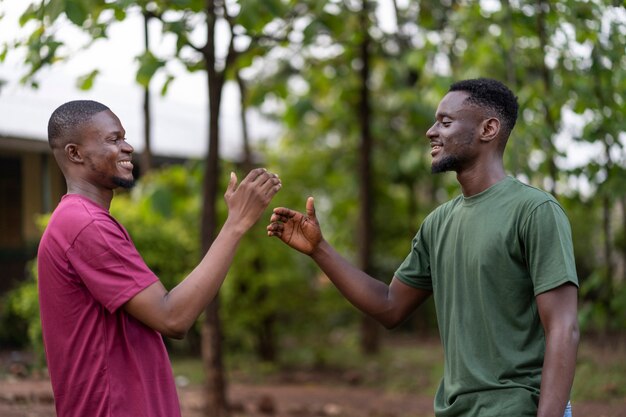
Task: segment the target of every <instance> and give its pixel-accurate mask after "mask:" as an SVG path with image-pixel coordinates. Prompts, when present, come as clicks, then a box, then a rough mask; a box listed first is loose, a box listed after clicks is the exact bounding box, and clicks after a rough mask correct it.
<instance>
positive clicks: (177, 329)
mask: <svg viewBox="0 0 626 417" xmlns="http://www.w3.org/2000/svg"><path fill="white" fill-rule="evenodd" d="M192 324H193V323H191V324H187V323H184V322H182V321H180V320H171V321H168V322H167V323H164V326H163V328H162V329H161V330H160V331H159V333H161V335H163V336H165V337H168V338H170V339H176V340H182V339H184V338H185V336H187V332H189V329H190V328H191V325H192Z"/></svg>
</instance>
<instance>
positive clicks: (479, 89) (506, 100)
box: [449, 78, 519, 136]
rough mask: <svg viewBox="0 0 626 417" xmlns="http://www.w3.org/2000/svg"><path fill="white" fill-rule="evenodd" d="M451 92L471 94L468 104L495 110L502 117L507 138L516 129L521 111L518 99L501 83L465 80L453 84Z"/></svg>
mask: <svg viewBox="0 0 626 417" xmlns="http://www.w3.org/2000/svg"><path fill="white" fill-rule="evenodd" d="M449 91H465V92H467V93H469V97H468V98H467V99H466V101H467V102H469V103H473V104H476V105H478V106H481V107H486V108H488V109H490V110H493V111H494V112H495V113H496V114H497V115H498V116H500V118H501V121H502V125H503V127H504V128H505V133H506V136H508V135H509V134H510V133H511V131H512V130H513V127H515V122H516V121H517V111H518V109H519V105H518V104H517V97H515V94H513V92H512V91H511V90H510V89H509V88H508V87H507V86H506V85H504V84H502V83H501V82H500V81H497V80H494V79H491V78H476V79H471V80H463V81H458V82H456V83H454V84H452V85H451V86H450V90H449Z"/></svg>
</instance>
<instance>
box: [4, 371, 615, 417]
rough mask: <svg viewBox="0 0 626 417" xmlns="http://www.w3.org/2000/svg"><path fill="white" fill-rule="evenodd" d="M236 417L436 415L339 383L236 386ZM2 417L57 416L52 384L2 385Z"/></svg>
mask: <svg viewBox="0 0 626 417" xmlns="http://www.w3.org/2000/svg"><path fill="white" fill-rule="evenodd" d="M229 394H230V401H231V404H232V406H233V410H234V412H233V417H244V416H246V417H261V416H276V417H309V416H310V417H313V416H319V417H325V416H328V417H334V416H336V417H409V416H412V417H432V415H433V414H432V398H431V397H430V396H424V395H410V394H397V393H385V392H381V391H380V390H377V389H371V388H365V387H359V386H351V385H348V384H346V385H337V384H336V382H335V381H324V380H323V377H322V378H320V379H318V380H317V381H310V382H307V383H298V384H293V383H289V384H281V383H272V384H267V385H250V384H240V383H232V384H231V386H230V389H229ZM180 398H181V403H182V410H183V417H201V416H202V406H203V392H202V387H201V386H197V385H190V386H187V387H184V388H181V389H180ZM574 415H575V416H576V417H626V399H624V400H621V401H612V402H610V403H605V402H582V403H575V404H574ZM0 416H2V417H54V416H55V412H54V405H53V399H52V392H51V388H50V383H49V381H48V380H46V379H45V378H43V379H42V378H33V377H29V378H5V379H3V380H1V381H0Z"/></svg>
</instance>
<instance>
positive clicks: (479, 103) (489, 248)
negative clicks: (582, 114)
mask: <svg viewBox="0 0 626 417" xmlns="http://www.w3.org/2000/svg"><path fill="white" fill-rule="evenodd" d="M517 112H518V104H517V99H516V97H515V96H514V94H513V93H512V92H511V91H510V90H509V89H508V88H507V87H506V86H504V85H503V84H502V83H500V82H498V81H495V80H491V79H476V80H465V81H460V82H458V83H455V84H453V85H452V86H451V87H450V90H449V91H448V93H447V94H446V95H445V96H444V98H443V99H442V100H441V102H440V103H439V106H438V108H437V112H436V114H435V123H434V124H433V126H432V127H431V128H430V129H429V130H428V131H427V132H426V136H427V137H428V139H429V140H430V146H431V156H432V172H433V173H438V172H445V171H454V172H456V178H457V180H458V182H459V184H460V185H461V191H462V194H461V195H459V196H458V197H456V198H455V199H453V200H451V201H448V202H447V203H445V204H443V205H441V206H439V207H438V208H437V209H435V210H434V211H433V212H432V213H431V214H430V215H429V216H428V217H427V218H426V219H425V220H424V223H423V224H422V225H421V227H420V229H419V231H418V232H417V235H416V236H415V238H414V239H413V242H412V245H411V248H410V252H409V254H408V256H407V257H406V259H405V261H404V262H403V263H402V265H400V267H399V268H398V269H397V271H396V273H395V274H394V277H393V279H392V281H391V284H389V285H387V284H385V283H383V282H381V281H379V280H376V279H374V278H372V277H370V276H369V275H367V274H365V273H364V272H362V271H360V270H358V269H357V268H355V267H354V266H352V265H351V264H350V263H349V262H348V261H346V260H345V259H344V258H342V257H341V256H340V255H339V254H338V253H337V252H336V251H335V250H334V248H332V247H331V246H330V244H328V242H326V240H324V238H323V236H322V233H321V229H320V226H319V223H318V221H317V218H316V217H315V208H314V205H313V198H312V197H309V199H308V200H307V203H306V214H302V213H299V212H296V211H293V210H290V209H287V208H276V209H274V213H273V214H272V217H271V222H270V225H269V226H268V227H267V230H268V235H270V236H277V237H279V238H280V239H281V240H282V241H284V242H285V243H287V244H288V245H289V246H291V247H292V248H295V249H297V250H299V251H300V252H303V253H305V254H307V255H309V256H311V258H312V259H313V260H314V261H315V262H316V263H317V264H318V265H319V267H320V268H321V269H322V270H323V271H324V272H325V273H326V275H327V276H328V277H329V278H330V280H331V281H332V282H333V283H334V284H335V286H336V287H337V288H338V289H339V290H340V291H341V293H342V294H343V295H344V296H345V297H346V298H347V299H348V300H349V301H350V302H352V303H353V304H354V305H355V306H356V307H358V308H359V309H361V310H362V311H364V312H365V313H367V314H369V315H370V316H372V317H374V318H375V319H377V320H378V321H380V322H381V323H382V324H383V325H385V326H387V327H393V326H396V325H398V324H399V323H400V322H402V321H403V320H404V319H406V318H407V317H408V316H409V315H410V314H411V313H412V312H413V311H414V310H415V309H416V308H417V307H418V306H419V305H421V304H422V303H423V302H424V301H425V300H426V299H427V298H428V297H430V296H431V295H432V296H433V297H434V301H435V308H436V311H437V320H438V325H439V331H440V334H441V340H442V343H443V347H444V355H445V371H444V375H443V379H442V381H441V384H440V386H439V389H438V391H437V394H436V397H435V414H436V415H437V416H438V417H453V416H454V417H460V416H464V417H466V416H480V417H502V416H513V417H521V416H537V417H561V416H564V415H565V416H568V415H571V414H570V413H571V411H570V409H569V395H570V390H571V387H572V381H573V378H574V369H575V365H576V351H577V347H578V338H579V332H578V323H577V294H578V279H577V277H576V270H575V265H574V256H573V248H572V238H571V230H570V225H569V222H568V220H567V217H566V215H565V213H564V212H563V209H562V207H561V206H560V205H559V203H558V202H557V201H556V200H555V199H554V198H553V197H552V196H551V195H549V194H548V193H546V192H544V191H541V190H538V189H536V188H533V187H530V186H528V185H525V184H523V183H521V182H519V181H518V180H516V179H514V178H512V177H509V176H507V175H506V174H505V171H504V166H503V162H502V156H503V153H504V149H505V146H506V142H507V140H508V138H509V135H510V133H511V131H512V129H513V127H514V126H515V122H516V120H517Z"/></svg>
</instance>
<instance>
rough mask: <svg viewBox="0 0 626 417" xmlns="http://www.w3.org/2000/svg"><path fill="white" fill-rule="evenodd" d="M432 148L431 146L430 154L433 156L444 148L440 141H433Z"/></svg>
mask: <svg viewBox="0 0 626 417" xmlns="http://www.w3.org/2000/svg"><path fill="white" fill-rule="evenodd" d="M430 148H431V151H430V154H431V155H432V156H435V154H437V153H438V152H439V151H440V150H441V148H443V145H440V144H438V143H431V144H430Z"/></svg>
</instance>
